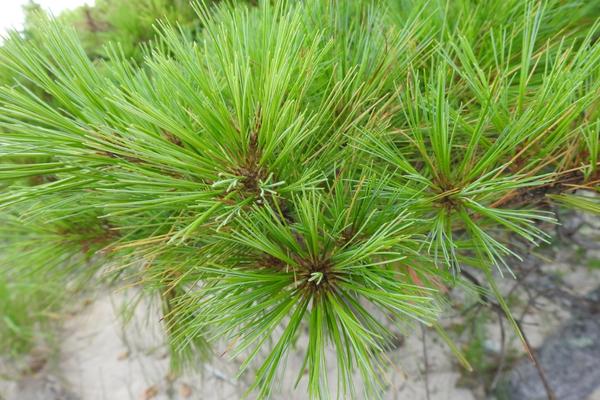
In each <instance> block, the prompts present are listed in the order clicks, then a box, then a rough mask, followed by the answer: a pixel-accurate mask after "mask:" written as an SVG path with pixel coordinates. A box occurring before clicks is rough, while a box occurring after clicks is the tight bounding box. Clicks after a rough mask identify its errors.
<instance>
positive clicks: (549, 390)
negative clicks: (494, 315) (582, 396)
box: [461, 269, 556, 400]
mask: <svg viewBox="0 0 600 400" xmlns="http://www.w3.org/2000/svg"><path fill="white" fill-rule="evenodd" d="M461 274H462V275H463V276H465V278H467V279H468V280H470V281H471V282H473V283H474V284H476V285H477V286H479V287H483V286H482V285H481V283H480V282H479V280H478V279H477V277H475V276H474V275H473V274H471V273H470V272H468V271H466V270H464V269H463V270H461ZM479 297H480V299H481V301H483V302H484V303H485V304H487V305H488V306H489V307H491V308H492V309H494V310H495V311H496V312H498V313H499V315H502V316H504V317H506V315H505V314H504V311H503V310H502V307H500V305H499V304H497V303H496V302H494V301H492V300H491V299H490V298H489V296H488V295H487V293H485V292H480V294H479ZM515 323H516V324H517V328H518V329H519V331H520V332H521V335H522V337H523V340H524V342H525V346H526V348H527V351H528V353H529V356H530V358H531V361H532V362H533V365H534V366H535V369H536V370H537V372H538V375H539V377H540V380H541V381H542V384H543V385H544V390H545V391H546V395H547V396H548V400H556V395H555V394H554V391H553V390H552V388H551V387H550V384H549V383H548V379H547V378H546V374H545V373H544V370H543V368H542V366H541V365H540V362H539V360H538V358H537V356H536V355H535V352H534V351H533V348H532V347H531V344H530V342H529V339H528V338H527V335H526V334H525V331H524V330H523V327H522V325H521V323H520V322H519V321H518V320H515Z"/></svg>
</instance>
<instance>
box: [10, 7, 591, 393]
mask: <svg viewBox="0 0 600 400" xmlns="http://www.w3.org/2000/svg"><path fill="white" fill-rule="evenodd" d="M194 8H195V11H196V14H197V18H198V23H199V25H200V26H202V27H203V28H202V30H201V31H200V33H199V34H198V36H197V37H195V38H194V37H191V36H190V35H186V34H184V33H183V32H182V30H181V29H179V28H177V27H174V26H172V25H171V24H169V23H163V24H161V25H160V27H159V30H158V39H157V41H156V43H154V44H153V45H152V46H147V47H146V48H145V50H143V51H144V55H143V60H142V61H141V62H140V63H139V65H138V63H132V62H131V61H130V60H129V58H128V56H127V55H125V54H124V52H123V51H122V49H121V48H119V46H117V45H112V46H109V47H107V48H106V50H105V52H106V54H107V55H108V57H107V61H106V62H105V63H103V65H102V66H101V67H100V66H99V65H97V63H94V62H92V61H91V60H90V59H89V58H88V56H87V55H86V52H85V50H84V48H83V47H82V44H81V42H80V41H79V39H78V38H77V35H76V33H75V32H74V31H73V30H72V29H71V28H68V27H65V26H64V25H63V24H60V23H56V22H53V21H47V22H44V23H43V26H42V29H43V32H44V33H45V40H44V41H43V42H27V41H22V40H10V41H8V42H7V44H6V45H5V46H4V47H3V48H2V50H1V51H0V63H2V64H4V65H5V66H7V67H8V68H9V69H10V70H11V71H13V73H15V74H16V75H17V76H18V79H19V80H18V82H27V85H24V84H23V83H18V82H17V83H15V84H11V85H4V86H3V87H2V88H1V89H0V131H1V132H2V133H1V135H0V149H1V150H0V151H1V153H0V156H1V157H2V159H3V160H8V161H7V162H5V163H3V164H2V166H1V167H0V178H2V179H3V180H4V181H7V182H10V186H8V188H7V189H6V190H5V191H4V192H3V193H2V195H1V196H0V207H1V208H2V212H3V215H6V216H10V218H11V220H13V219H14V221H15V224H16V226H17V227H18V228H19V229H20V231H21V233H19V235H20V236H19V237H22V240H21V241H22V244H23V245H24V246H25V247H26V248H29V249H31V257H30V256H29V255H26V257H25V258H26V259H27V260H28V262H27V263H23V264H22V265H21V266H20V267H18V268H17V269H16V270H17V272H18V273H17V275H19V274H20V273H22V271H28V270H30V269H32V268H34V269H35V270H39V271H43V276H45V277H47V279H48V280H49V281H52V280H53V279H54V280H56V279H59V278H58V277H60V276H61V275H62V274H67V275H68V276H70V277H73V276H75V277H79V276H84V275H86V274H93V272H94V271H96V270H97V269H98V268H101V266H102V264H103V262H105V261H106V258H108V257H110V258H111V260H113V261H114V260H116V262H118V263H119V265H120V266H121V267H120V268H118V269H117V271H114V279H115V280H116V281H117V282H120V283H124V282H135V283H138V284H139V285H140V286H141V287H142V288H143V289H144V291H145V292H147V293H149V294H153V295H156V296H159V297H160V298H161V300H162V302H163V305H164V307H163V321H164V326H165V330H166V332H167V333H168V337H169V343H170V348H171V351H172V356H173V360H174V367H175V368H178V367H181V366H182V365H184V364H185V363H186V362H187V363H188V364H192V365H193V364H195V363H197V362H199V361H198V357H200V358H203V357H207V356H209V355H210V346H211V345H213V344H217V345H223V344H224V345H225V346H226V348H227V354H228V355H229V356H231V357H235V356H243V357H244V358H245V360H246V361H245V362H244V363H243V365H242V371H244V370H246V369H248V368H249V367H250V366H251V365H258V368H257V369H256V371H255V383H254V385H253V386H252V388H251V389H252V390H256V393H258V395H259V397H261V398H267V397H269V396H270V395H271V393H272V390H273V387H274V385H275V384H276V383H277V377H278V375H279V374H280V372H281V370H282V369H283V368H284V365H285V361H286V355H287V354H288V352H289V351H290V349H291V348H292V347H293V346H294V345H295V343H296V342H297V341H298V339H299V337H300V336H301V333H302V332H303V331H304V330H306V331H307V332H308V334H307V335H308V345H307V348H306V351H305V360H304V366H303V368H302V369H301V370H300V371H298V379H299V380H301V379H302V378H303V376H304V370H305V369H306V370H307V371H308V372H307V377H306V380H307V387H308V393H309V395H310V397H311V398H327V397H328V396H329V395H330V392H334V388H335V387H337V388H338V389H337V391H338V394H339V396H340V397H343V398H345V397H351V396H354V397H358V398H373V397H377V395H378V394H379V393H380V388H381V386H382V384H383V383H384V382H382V381H381V379H379V377H380V376H381V375H382V374H381V373H380V371H382V370H385V368H386V365H387V364H388V362H389V361H388V360H387V359H386V357H385V350H386V349H387V348H388V347H389V346H390V344H391V342H392V341H393V337H394V334H393V330H395V329H398V330H401V331H409V330H410V329H411V327H412V326H415V325H417V324H424V325H426V326H431V327H433V328H434V329H435V330H436V331H437V332H438V333H439V335H440V337H441V338H442V339H443V340H445V341H447V342H448V345H449V347H450V348H451V349H452V350H453V351H454V352H455V353H456V356H457V357H458V359H459V360H460V361H461V362H463V363H464V364H465V366H466V367H468V365H467V362H466V360H465V358H464V357H463V356H462V355H461V354H460V351H459V349H458V348H457V347H456V346H455V345H454V344H453V343H452V341H451V340H450V339H449V337H448V335H447V334H446V333H445V332H444V329H443V328H442V327H441V325H440V324H439V323H438V320H439V318H440V317H441V315H443V312H444V310H445V309H446V308H447V304H446V302H445V293H446V292H447V290H448V289H449V288H455V287H467V289H477V290H482V291H484V292H485V293H488V292H489V293H490V295H491V296H495V299H496V300H495V301H497V303H498V305H499V307H502V308H503V310H504V312H505V313H506V316H507V318H508V319H509V321H511V322H512V323H513V325H514V327H515V331H516V332H517V334H519V328H518V326H517V323H516V322H515V321H514V320H513V318H512V317H511V314H510V310H509V309H508V307H507V305H506V303H505V302H504V300H503V299H502V296H501V295H500V293H499V290H498V288H497V284H496V280H497V279H499V278H501V277H510V276H512V271H511V269H510V265H509V263H508V262H507V259H508V258H509V257H515V258H517V259H518V258H519V251H518V249H515V248H514V247H513V246H511V245H510V244H509V238H510V237H514V236H516V237H519V238H521V239H523V240H524V241H525V242H528V243H530V244H531V245H537V244H539V243H540V242H544V241H546V240H547V239H548V235H547V234H546V233H545V231H544V226H545V225H544V224H548V223H550V224H551V223H553V222H554V221H555V220H554V217H553V214H552V212H551V211H550V210H549V209H548V207H547V204H548V202H549V201H558V202H560V203H562V204H566V205H569V206H576V207H580V208H583V209H586V210H589V211H594V212H598V211H600V210H599V208H600V205H599V204H598V202H596V201H595V200H594V199H593V198H584V197H579V196H576V195H574V194H573V193H572V192H574V191H575V190H576V189H588V190H592V191H599V187H600V186H599V185H598V182H599V180H600V176H599V172H598V146H599V129H600V128H599V124H598V121H599V117H600V115H599V109H598V98H599V97H598V94H599V90H600V79H599V78H600V64H599V63H600V45H599V44H598V43H597V40H596V39H597V37H598V32H599V30H598V23H597V22H596V19H597V16H598V8H597V6H595V5H594V4H593V3H591V2H585V1H577V0H572V1H566V2H565V1H562V0H549V1H545V2H537V1H522V0H509V1H505V2H495V1H489V2H473V1H467V0H464V1H457V2H451V3H448V2H445V1H439V2H438V1H434V2H425V1H417V0H410V1H404V2H390V3H389V4H388V3H387V2H384V1H373V2H357V1H338V2H330V1H324V0H307V1H304V2H285V1H281V2H277V1H275V2H271V1H261V2H260V4H259V5H258V6H256V7H254V6H247V5H244V4H236V5H230V4H223V5H220V6H219V7H218V8H211V7H209V6H206V5H200V4H195V5H194ZM575 10H576V11H575ZM29 85H33V86H34V87H35V90H33V89H30V88H29ZM39 91H41V93H42V94H38V93H39ZM44 96H49V97H51V98H52V99H53V101H52V103H48V102H47V101H45V99H44ZM15 157H16V158H23V157H31V158H32V159H33V160H34V161H33V162H28V163H16V162H11V161H10V160H12V159H13V158H15ZM31 177H43V179H42V180H41V181H40V182H38V184H36V185H33V186H32V185H27V184H23V180H24V179H28V178H31ZM8 226H9V228H5V227H3V229H2V234H6V235H13V233H12V231H11V228H10V226H12V225H8ZM46 235H51V236H52V237H53V238H57V242H55V243H59V244H57V245H54V244H52V243H54V242H48V241H46V240H44V239H43V238H45V237H46ZM32 237H34V238H38V239H37V240H38V241H37V242H35V241H32V240H34V239H31V238H32ZM67 244H68V245H67ZM47 246H50V248H51V249H53V250H54V252H53V253H52V254H50V255H48V254H45V253H39V251H38V250H39V249H40V248H41V249H44V248H48V247H47ZM46 257H49V258H50V257H51V258H50V259H52V260H54V259H55V257H59V258H60V257H64V258H66V261H60V260H57V261H56V262H52V263H48V264H47V263H46V262H45V261H44V260H45V258H46ZM86 258H87V259H88V260H87V261H86ZM465 269H472V270H477V271H479V272H480V273H481V274H482V275H484V276H485V277H486V282H485V283H482V285H483V286H484V287H477V288H474V287H473V286H474V285H473V283H472V282H471V281H470V280H469V279H468V278H467V277H466V276H465V274H464V270H465ZM60 279H63V278H60ZM326 347H332V348H333V349H334V351H335V354H336V359H335V360H327V359H325V356H324V354H325V348H326ZM332 367H335V368H336V370H337V382H336V383H335V384H333V383H330V382H328V381H327V374H326V372H327V370H328V369H329V368H332ZM357 376H358V377H359V378H360V379H359V380H360V381H361V382H362V383H361V385H360V387H361V388H363V389H361V390H364V393H362V392H357V391H356V385H355V382H357ZM336 385H337V386H336ZM365 396H367V397H365Z"/></svg>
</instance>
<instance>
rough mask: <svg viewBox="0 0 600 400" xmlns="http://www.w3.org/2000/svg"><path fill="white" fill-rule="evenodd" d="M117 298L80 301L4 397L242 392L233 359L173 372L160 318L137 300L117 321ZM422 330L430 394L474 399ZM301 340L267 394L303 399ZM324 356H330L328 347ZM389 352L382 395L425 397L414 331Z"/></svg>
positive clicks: (70, 399)
mask: <svg viewBox="0 0 600 400" xmlns="http://www.w3.org/2000/svg"><path fill="white" fill-rule="evenodd" d="M123 300H124V295H123V294H122V293H111V294H108V293H105V294H102V295H100V296H99V297H98V298H97V300H95V301H93V302H89V304H87V305H84V306H82V308H81V310H79V311H78V312H77V313H75V314H74V315H72V316H71V317H70V318H69V319H68V320H67V321H66V323H65V325H64V329H63V341H62V344H61V351H60V354H59V357H58V359H57V362H56V365H54V366H47V367H45V368H44V369H43V370H42V371H40V372H38V373H37V374H34V375H33V376H30V377H28V378H26V379H24V380H21V381H19V382H5V383H4V385H2V386H0V388H1V391H0V392H1V393H4V396H5V398H6V400H38V399H39V400H42V399H43V400H58V399H61V400H63V399H64V400H151V399H155V400H166V399H172V400H179V399H207V400H221V399H227V400H230V399H239V398H242V395H243V393H244V392H245V391H246V389H247V388H248V386H249V383H250V379H251V377H249V376H243V377H241V378H239V379H238V378H236V371H237V368H238V366H239V360H227V359H222V358H219V357H217V358H216V359H215V360H214V361H213V362H211V363H209V364H206V365H205V366H204V367H202V370H200V371H197V372H193V373H191V372H188V373H186V374H184V375H183V376H180V377H177V378H174V377H172V376H170V375H169V359H168V356H167V352H166V350H165V348H164V347H163V345H162V342H163V340H162V336H161V334H160V322H159V321H158V320H157V319H154V318H148V316H149V315H152V313H151V311H152V309H153V308H152V307H148V306H141V307H138V309H137V311H136V314H135V317H134V318H133V320H132V321H131V322H130V323H129V324H128V326H127V327H126V328H123V323H122V319H121V318H120V316H119V315H120V304H121V303H123ZM155 315H159V314H155ZM426 335H427V336H426V340H428V346H427V352H428V367H429V373H428V374H427V379H428V382H429V391H430V399H431V400H471V399H475V397H474V395H473V394H472V393H471V392H470V391H469V390H467V389H464V388H458V387H456V381H457V380H458V378H459V377H460V374H459V373H458V372H457V368H456V366H455V365H454V362H455V361H454V358H453V357H452V355H451V354H450V353H449V352H448V351H447V349H446V348H445V346H444V345H443V344H440V343H437V342H436V341H435V340H434V334H433V333H428V334H426ZM302 346H303V344H302V343H300V344H299V348H298V350H297V351H296V352H294V353H293V354H291V356H290V359H289V361H288V365H287V368H285V371H284V373H283V383H282V385H281V387H280V388H279V389H278V392H276V394H275V396H274V399H290V400H292V399H298V400H301V399H307V395H306V393H305V392H303V391H302V388H303V387H304V385H303V382H301V383H300V385H298V389H296V390H293V389H290V388H292V387H293V383H294V380H295V377H296V374H297V371H298V370H299V368H300V366H301V363H302ZM330 356H332V357H333V353H331V354H330ZM389 356H390V358H391V359H392V360H393V361H394V362H395V363H396V365H397V368H398V369H397V370H393V371H389V374H388V375H389V376H388V379H389V380H390V385H389V387H388V390H387V392H386V395H385V398H386V399H399V400H401V399H413V400H419V399H426V398H427V395H426V388H425V375H424V373H423V371H424V364H423V346H422V342H421V336H420V335H413V336H411V337H408V338H407V339H406V341H405V343H404V344H403V345H402V346H400V347H399V348H398V349H397V350H395V351H393V352H390V354H389ZM331 378H332V380H333V378H334V376H333V375H332V377H331ZM249 398H250V399H252V398H253V396H252V395H250V396H249Z"/></svg>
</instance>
